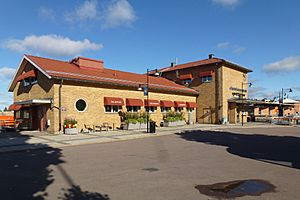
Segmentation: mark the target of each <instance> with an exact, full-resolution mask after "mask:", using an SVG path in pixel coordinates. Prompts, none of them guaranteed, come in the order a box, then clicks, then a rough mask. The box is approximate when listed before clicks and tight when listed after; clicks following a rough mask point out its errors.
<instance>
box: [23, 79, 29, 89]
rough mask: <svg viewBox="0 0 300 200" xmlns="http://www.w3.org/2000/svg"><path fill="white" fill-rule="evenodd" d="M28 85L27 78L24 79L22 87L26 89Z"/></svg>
mask: <svg viewBox="0 0 300 200" xmlns="http://www.w3.org/2000/svg"><path fill="white" fill-rule="evenodd" d="M28 85H30V81H29V78H25V79H24V80H23V86H24V87H26V86H28Z"/></svg>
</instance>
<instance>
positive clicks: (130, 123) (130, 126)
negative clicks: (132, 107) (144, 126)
mask: <svg viewBox="0 0 300 200" xmlns="http://www.w3.org/2000/svg"><path fill="white" fill-rule="evenodd" d="M124 120H125V123H126V124H125V126H124V129H125V130H134V129H139V128H140V124H139V122H138V114H137V113H125V114H124Z"/></svg>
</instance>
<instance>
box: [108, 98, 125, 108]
mask: <svg viewBox="0 0 300 200" xmlns="http://www.w3.org/2000/svg"><path fill="white" fill-rule="evenodd" d="M104 105H106V106H123V105H124V101H123V99H122V98H118V97H104Z"/></svg>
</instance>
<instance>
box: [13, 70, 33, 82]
mask: <svg viewBox="0 0 300 200" xmlns="http://www.w3.org/2000/svg"><path fill="white" fill-rule="evenodd" d="M29 77H36V72H35V70H30V71H28V72H25V73H24V74H21V75H20V76H18V78H17V81H22V80H24V79H25V78H29Z"/></svg>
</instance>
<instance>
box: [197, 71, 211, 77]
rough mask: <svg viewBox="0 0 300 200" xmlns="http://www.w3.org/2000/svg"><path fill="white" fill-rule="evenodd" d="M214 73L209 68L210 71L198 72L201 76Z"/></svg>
mask: <svg viewBox="0 0 300 200" xmlns="http://www.w3.org/2000/svg"><path fill="white" fill-rule="evenodd" d="M213 73H214V71H212V70H210V71H204V72H199V77H203V76H212V75H213Z"/></svg>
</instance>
